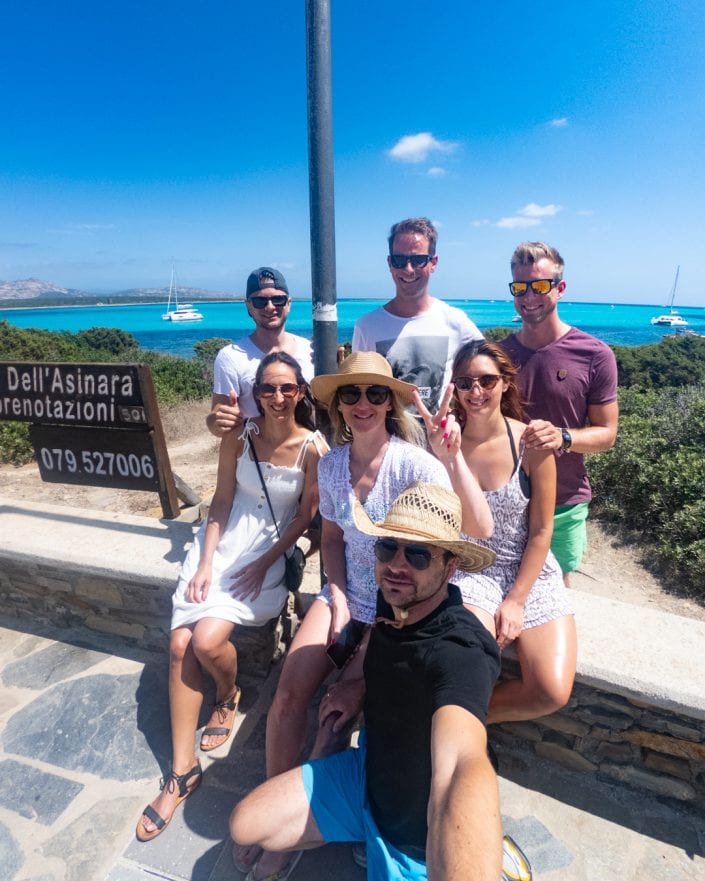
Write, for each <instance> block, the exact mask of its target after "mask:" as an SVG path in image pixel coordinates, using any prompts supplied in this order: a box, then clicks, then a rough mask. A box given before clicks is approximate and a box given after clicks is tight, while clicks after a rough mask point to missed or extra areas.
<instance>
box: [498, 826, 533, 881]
mask: <svg viewBox="0 0 705 881" xmlns="http://www.w3.org/2000/svg"><path fill="white" fill-rule="evenodd" d="M533 877H534V876H533V874H532V872H531V864H530V863H529V860H528V859H527V857H526V854H525V853H524V852H523V851H522V849H521V848H520V847H519V845H518V844H517V843H516V841H514V839H513V838H510V837H509V836H508V835H505V836H504V838H503V839H502V879H501V881H531V879H532V878H533Z"/></svg>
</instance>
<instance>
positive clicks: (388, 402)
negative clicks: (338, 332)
mask: <svg viewBox="0 0 705 881" xmlns="http://www.w3.org/2000/svg"><path fill="white" fill-rule="evenodd" d="M414 388H415V386H413V385H411V384H410V383H407V382H402V381H401V380H397V379H394V377H393V375H392V368H391V367H390V365H389V363H388V362H387V361H386V359H385V358H384V357H383V356H382V355H379V354H377V353H376V352H353V354H352V355H350V356H349V357H348V358H346V359H345V360H344V361H343V363H342V364H341V366H340V368H339V369H338V372H337V373H335V374H327V375H322V376H317V377H315V378H314V380H313V381H312V383H311V390H312V392H313V393H314V396H315V397H316V398H317V399H318V400H319V401H320V402H321V403H323V404H325V405H326V406H327V407H328V414H329V416H330V419H331V422H332V426H333V430H334V440H335V442H336V444H337V446H334V447H333V449H331V451H330V452H329V453H328V454H327V455H325V456H324V457H323V458H322V459H321V462H320V465H319V469H318V481H319V493H320V512H321V518H322V530H321V555H322V558H323V564H324V568H325V572H326V576H327V585H326V586H325V588H324V590H323V591H322V592H321V594H320V595H319V597H318V598H317V600H316V601H315V602H314V603H313V605H312V606H311V608H310V609H309V611H308V613H307V615H306V618H305V619H304V621H303V623H302V625H301V627H300V628H299V630H298V632H297V634H296V638H295V639H294V641H293V643H292V645H291V648H290V649H289V653H288V655H287V658H286V661H285V664H284V669H283V671H282V675H281V678H280V680H279V686H278V688H277V691H276V694H275V696H274V701H273V703H272V707H271V709H270V711H269V716H268V718H267V750H266V752H267V776H268V777H272V776H274V775H276V774H280V773H282V772H283V771H287V770H289V769H290V768H293V767H294V766H295V765H296V764H297V763H298V761H299V759H300V757H301V753H302V751H303V748H304V741H305V736H306V729H307V711H308V707H309V705H310V703H311V701H312V699H313V696H314V694H315V693H316V691H317V690H318V688H319V687H320V685H321V684H322V683H323V681H324V680H325V679H326V677H327V676H328V675H329V674H330V673H331V672H332V671H333V664H332V663H331V660H330V658H329V657H328V655H327V654H326V649H327V647H328V646H329V645H330V644H331V643H334V642H335V641H336V640H337V638H338V636H339V634H340V632H341V630H342V629H343V628H344V627H345V625H346V623H347V622H348V621H349V620H350V619H351V618H352V619H353V620H354V621H356V622H359V623H360V624H361V625H364V626H367V625H370V624H371V623H372V622H373V621H374V617H375V609H376V598H377V584H376V582H375V578H374V561H375V556H374V543H375V539H374V538H373V537H372V536H368V535H365V534H364V533H362V532H360V531H359V530H358V529H357V527H356V526H355V523H354V521H353V517H352V509H353V503H354V502H355V500H358V501H359V502H360V503H361V504H362V505H363V506H364V508H365V511H366V512H367V513H368V514H369V516H370V517H371V518H372V520H373V521H375V522H378V521H381V520H384V517H385V515H386V513H387V511H388V509H389V507H390V506H391V504H392V502H393V501H394V499H396V497H397V496H398V495H399V494H400V493H401V492H402V491H403V490H405V489H406V488H407V487H408V486H409V485H410V484H411V483H413V482H414V481H416V480H421V481H424V482H426V483H437V484H440V485H441V486H444V487H446V488H448V489H450V480H449V478H448V475H447V473H446V470H445V468H444V467H443V465H442V464H441V463H440V462H439V461H438V460H437V459H436V458H435V457H433V456H432V455H431V454H430V453H428V452H427V451H426V450H425V449H424V444H425V437H424V433H423V428H422V427H421V425H420V423H419V422H418V420H416V419H415V418H414V417H413V416H412V415H411V414H410V413H408V412H407V410H406V407H407V405H408V404H410V403H411V393H412V391H413V390H414ZM475 488H476V494H475V502H476V507H475V508H473V507H472V504H470V505H468V506H467V507H468V510H467V511H464V512H463V526H464V528H465V530H466V531H468V532H471V533H472V534H478V535H481V536H487V535H489V534H490V533H491V531H492V518H491V516H490V514H489V508H488V506H487V504H486V502H485V499H484V497H483V495H482V492H481V491H480V489H479V486H477V485H476V487H475ZM361 629H362V628H361ZM366 636H367V635H365V637H363V641H362V642H361V646H364V644H365V643H366ZM361 659H362V651H359V652H358V653H357V654H356V655H355V656H354V657H353V659H352V660H351V662H350V664H349V666H348V667H346V669H345V671H344V673H345V674H347V676H346V678H345V681H344V682H338V683H336V684H335V685H333V686H332V687H331V688H329V689H328V692H327V694H326V696H325V698H324V699H323V701H322V702H321V720H322V721H324V720H326V719H328V720H330V721H331V722H333V721H334V724H335V731H337V730H338V729H340V728H343V727H344V726H345V724H346V723H347V722H348V721H349V720H350V719H354V718H355V717H356V716H357V714H358V712H359V710H360V708H361V705H362V699H363V693H362V691H361V689H360V684H361V680H360V678H359V677H360V675H361V674H360V673H359V672H357V669H358V667H359V665H360V664H361ZM324 741H325V735H324V736H322V737H321V738H320V739H319V741H318V742H317V744H316V747H315V748H314V755H322V754H324V753H325V752H326V751H328V747H323V748H322V747H321V743H323V742H324ZM234 853H235V859H236V865H237V866H238V868H240V869H245V868H249V867H251V871H250V873H249V875H248V876H247V879H246V881H260V879H267V881H269V879H273V878H277V879H284V878H287V877H288V875H289V874H290V873H291V871H292V870H293V867H294V866H295V864H296V861H297V859H298V854H294V855H291V854H279V853H269V852H264V853H262V855H261V856H259V859H258V860H257V861H256V862H255V860H256V859H257V856H258V854H259V850H258V849H254V848H246V847H242V848H235V852H234Z"/></svg>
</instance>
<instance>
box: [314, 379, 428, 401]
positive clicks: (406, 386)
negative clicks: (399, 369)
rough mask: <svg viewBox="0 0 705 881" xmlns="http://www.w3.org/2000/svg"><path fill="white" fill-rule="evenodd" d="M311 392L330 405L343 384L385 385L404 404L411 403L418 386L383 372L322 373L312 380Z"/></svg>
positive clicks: (317, 398)
mask: <svg viewBox="0 0 705 881" xmlns="http://www.w3.org/2000/svg"><path fill="white" fill-rule="evenodd" d="M310 385H311V392H312V394H313V396H314V398H316V400H318V401H320V402H321V403H322V404H325V405H326V406H328V405H329V404H330V402H331V401H332V400H333V396H334V395H335V392H336V390H337V389H339V388H340V387H341V386H343V385H384V386H387V388H390V389H391V390H392V391H393V392H394V394H395V395H397V397H398V398H399V400H400V401H401V402H402V403H403V404H411V403H412V402H413V398H412V397H411V395H412V392H413V391H414V389H415V388H416V386H415V385H413V384H412V383H410V382H404V381H403V380H401V379H395V378H394V377H393V376H385V375H384V374H383V373H322V374H321V375H320V376H315V377H314V378H313V379H312V380H311V383H310Z"/></svg>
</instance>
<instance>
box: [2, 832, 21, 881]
mask: <svg viewBox="0 0 705 881" xmlns="http://www.w3.org/2000/svg"><path fill="white" fill-rule="evenodd" d="M23 862H24V857H23V856H22V851H21V850H20V847H19V845H18V844H17V842H16V841H15V839H14V838H13V837H12V833H11V832H10V830H9V829H8V828H7V826H5V824H4V823H0V866H2V872H3V878H4V879H5V881H12V879H13V878H15V877H16V876H17V873H18V872H19V870H20V869H21V868H22V863H23Z"/></svg>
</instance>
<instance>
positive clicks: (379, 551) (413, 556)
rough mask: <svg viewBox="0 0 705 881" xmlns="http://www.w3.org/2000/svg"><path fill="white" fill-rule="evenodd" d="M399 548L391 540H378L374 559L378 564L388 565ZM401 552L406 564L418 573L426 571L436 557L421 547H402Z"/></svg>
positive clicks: (395, 542)
mask: <svg viewBox="0 0 705 881" xmlns="http://www.w3.org/2000/svg"><path fill="white" fill-rule="evenodd" d="M400 547H402V545H400V544H399V542H398V541H396V540H395V539H393V538H378V539H377V541H376V542H375V557H377V559H378V560H379V561H380V563H390V562H391V561H392V560H393V559H394V558H395V557H396V555H397V551H398V550H399V548H400ZM403 551H404V559H405V560H406V562H407V563H408V564H409V565H410V566H411V567H412V568H414V569H418V570H419V571H420V572H421V571H423V570H424V569H428V567H429V566H430V565H431V560H432V559H433V558H434V556H437V555H436V554H432V553H431V551H429V549H428V548H426V547H424V546H423V545H404V546H403Z"/></svg>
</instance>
